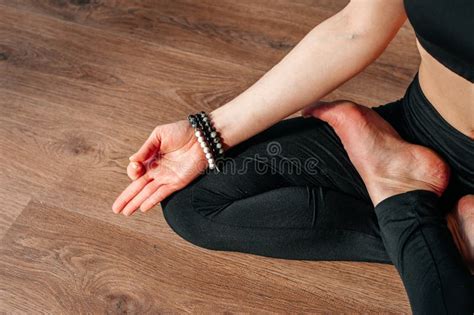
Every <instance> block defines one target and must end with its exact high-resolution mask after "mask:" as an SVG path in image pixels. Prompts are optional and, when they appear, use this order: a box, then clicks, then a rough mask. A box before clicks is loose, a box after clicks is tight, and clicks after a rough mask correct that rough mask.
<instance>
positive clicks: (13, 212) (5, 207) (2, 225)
mask: <svg viewBox="0 0 474 315" xmlns="http://www.w3.org/2000/svg"><path fill="white" fill-rule="evenodd" d="M0 180H1V181H0V200H2V207H1V209H0V212H1V215H0V240H1V239H2V238H3V236H4V235H5V233H6V232H7V231H8V229H9V228H10V226H11V225H12V224H13V222H14V221H15V220H16V218H17V217H18V216H19V215H20V213H21V211H22V210H23V209H24V208H25V206H26V205H27V204H28V202H29V201H30V197H29V196H28V195H25V194H22V193H19V192H17V191H16V187H14V186H13V187H12V186H10V185H8V184H6V183H5V182H3V180H2V178H0Z"/></svg>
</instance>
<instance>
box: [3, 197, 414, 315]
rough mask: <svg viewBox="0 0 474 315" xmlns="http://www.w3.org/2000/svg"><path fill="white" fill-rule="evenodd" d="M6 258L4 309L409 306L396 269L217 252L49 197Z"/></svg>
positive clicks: (12, 239) (24, 217)
mask: <svg viewBox="0 0 474 315" xmlns="http://www.w3.org/2000/svg"><path fill="white" fill-rule="evenodd" d="M0 257H1V260H0V274H1V286H2V288H3V289H4V291H3V292H2V300H3V307H2V308H4V309H3V310H9V309H10V310H11V309H15V310H20V311H23V312H26V313H32V312H35V311H36V310H38V309H41V310H43V311H45V312H47V313H64V312H66V313H70V312H72V311H74V313H90V312H93V313H105V312H112V313H115V312H120V313H128V312H131V313H139V314H141V313H158V312H176V311H177V312H189V313H211V312H212V313H215V312H217V313H222V312H245V313H256V312H258V313H271V312H288V311H291V312H295V313H300V312H303V313H309V312H313V313H314V312H317V311H326V312H338V313H340V312H366V311H374V312H378V311H392V312H398V311H401V310H405V311H406V308H404V307H405V304H404V303H403V302H401V301H403V298H404V296H403V291H401V290H400V289H401V284H400V282H398V281H391V283H389V282H387V281H386V279H387V278H388V279H391V277H392V276H393V273H392V271H393V267H391V266H383V265H375V264H351V263H334V262H307V261H285V260H279V259H268V258H263V257H257V256H251V255H243V254H238V253H217V252H212V251H207V250H204V249H200V248H196V247H194V246H192V245H188V244H183V243H182V242H181V241H176V242H172V241H170V240H169V239H167V238H166V237H165V238H163V237H162V236H159V237H151V236H149V235H146V234H143V233H139V232H136V231H131V230H129V229H126V228H119V227H117V226H115V225H114V224H108V223H103V222H100V221H97V220H94V219H92V218H85V217H84V216H81V215H78V214H74V213H72V212H69V211H64V210H63V209H60V208H54V207H51V206H49V205H47V204H44V203H35V202H32V203H30V204H29V205H28V207H27V208H26V209H25V210H24V211H23V213H22V214H21V216H20V217H19V218H18V219H17V220H16V222H15V223H14V225H13V226H12V227H11V228H10V229H9V231H8V233H7V235H6V236H5V237H4V239H3V241H2V245H1V247H0ZM190 257H192V259H190ZM303 275H304V276H303ZM382 277H383V279H382ZM361 282H363V283H364V286H362V287H361V285H360V283H361ZM394 283H395V287H396V288H397V289H398V290H397V291H396V292H397V293H395V294H393V295H392V296H391V298H392V299H393V298H394V297H396V300H398V302H395V303H392V304H391V305H390V306H388V307H387V304H386V296H385V292H387V291H388V290H393V287H392V285H393V284H394ZM198 288H202V289H198ZM204 288H205V289H204ZM315 297H317V298H315Z"/></svg>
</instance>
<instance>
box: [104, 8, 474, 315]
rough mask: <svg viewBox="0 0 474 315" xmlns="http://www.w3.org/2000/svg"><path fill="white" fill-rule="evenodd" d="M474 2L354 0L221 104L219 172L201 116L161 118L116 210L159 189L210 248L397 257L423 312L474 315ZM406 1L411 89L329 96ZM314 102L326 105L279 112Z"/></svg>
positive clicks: (296, 255) (361, 63) (174, 218)
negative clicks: (413, 66) (375, 102)
mask: <svg viewBox="0 0 474 315" xmlns="http://www.w3.org/2000/svg"><path fill="white" fill-rule="evenodd" d="M473 10H474V2H472V1H471V0H453V1H449V2H448V1H441V0H436V1H433V0H405V3H403V2H402V0H353V1H351V2H350V3H349V4H348V5H347V6H346V7H345V8H344V9H343V10H341V11H340V12H339V13H337V14H336V15H334V16H333V17H331V18H329V19H328V20H326V21H324V22H323V23H321V24H320V25H318V26H317V27H315V28H314V29H313V30H312V31H311V32H310V33H308V34H307V36H306V37H305V38H304V39H303V40H302V41H301V42H300V43H299V44H298V45H297V46H296V47H295V48H294V49H293V50H292V51H291V52H290V53H289V54H288V55H287V56H286V57H285V58H284V59H283V60H282V61H281V62H280V63H278V64H277V65H276V66H275V67H273V68H272V69H271V70H270V71H269V72H268V73H266V74H265V75H264V76H263V77H262V78H261V79H260V80H259V81H257V82H256V83H255V84H254V85H253V86H251V87H250V88H249V89H248V90H246V91H245V92H243V93H242V94H240V95H239V96H238V97H236V98H235V99H233V100H232V101H230V102H229V103H227V104H225V105H224V106H222V107H220V108H217V109H216V110H214V111H213V112H212V113H210V114H209V119H210V120H211V121H212V124H213V125H214V127H215V129H216V130H217V132H218V133H219V134H220V138H221V140H222V142H223V148H224V149H225V155H226V157H227V159H226V160H225V163H222V164H221V165H219V167H220V172H217V171H215V170H214V171H211V172H207V173H206V174H205V175H203V176H199V175H200V174H201V173H202V171H203V170H204V169H206V167H207V166H208V161H209V160H207V158H206V155H205V153H204V152H203V150H202V148H201V145H200V142H201V140H199V141H198V139H197V137H195V130H194V129H193V128H192V126H191V125H190V124H189V123H188V122H187V121H184V120H183V121H179V122H176V123H172V124H168V125H162V126H158V127H157V128H156V129H155V130H154V131H153V133H152V134H151V136H150V137H149V138H148V140H146V142H145V143H144V144H143V146H142V147H141V148H140V149H139V150H138V152H137V153H135V154H134V155H133V156H132V157H131V158H130V160H131V163H130V165H129V167H128V169H127V171H128V174H129V176H130V177H131V178H132V179H133V182H132V183H131V184H130V185H129V187H127V188H126V189H125V190H124V192H123V193H122V194H121V195H120V196H119V197H118V199H117V201H116V202H115V203H114V205H113V210H114V212H115V213H120V212H121V213H123V214H124V215H130V214H132V213H133V212H134V211H136V210H137V209H138V208H140V209H141V210H142V211H148V210H149V209H151V208H152V207H153V206H154V205H156V204H157V203H159V202H161V203H162V207H163V211H164V214H165V218H166V219H167V221H168V223H169V224H170V226H171V227H172V228H173V229H174V230H175V231H176V232H177V233H178V234H179V235H181V236H182V237H183V238H185V239H187V240H188V241H190V242H193V243H194V244H197V245H199V246H203V247H206V248H210V249H216V250H229V251H241V252H247V253H253V254H258V255H265V256H271V257H279V258H288V259H314V260H354V261H371V262H385V263H393V264H394V265H395V266H396V267H397V270H398V271H399V273H400V275H401V277H402V280H403V282H404V285H405V287H406V289H407V293H408V297H409V299H410V302H411V306H412V309H413V311H414V313H440V312H443V313H466V314H468V313H469V314H472V312H473V311H474V306H473V303H474V298H473V297H474V289H473V282H472V278H471V276H470V274H469V270H468V268H467V266H466V262H469V261H470V259H472V258H471V255H472V252H473V246H474V221H473V220H474V219H473V217H474V216H473V214H474V201H473V195H472V194H473V193H474V176H473V175H474V165H473V162H472V161H473V160H474V159H473V156H474V140H473V138H474V119H473V110H474V106H473V105H474V88H473V84H472V82H473V80H474V59H473V57H474V40H473V39H472V36H471V35H470V31H471V30H472V29H474V25H473V19H472V16H471V15H472V12H473ZM406 15H408V17H409V19H410V22H411V23H412V25H413V26H414V29H415V31H416V33H417V43H418V48H419V51H420V54H421V64H420V68H419V72H418V74H417V76H416V77H415V78H414V80H413V82H412V84H411V85H410V87H409V88H408V90H407V92H406V94H405V96H404V97H403V98H402V99H401V100H398V101H396V102H393V103H390V104H387V105H384V106H379V107H377V108H375V109H369V108H366V107H363V106H361V105H358V104H355V103H353V102H350V101H337V102H332V103H321V102H318V100H319V99H321V98H322V97H323V96H324V95H326V94H328V93H330V92H331V91H333V90H334V89H336V88H337V87H338V86H340V85H341V84H343V83H344V82H345V81H347V80H349V79H350V78H352V77H354V76H355V75H356V74H358V73H359V72H361V71H362V70H363V69H364V68H365V67H367V66H368V65H369V64H370V63H372V62H373V61H374V60H375V59H376V58H377V57H378V56H379V55H380V54H381V53H382V52H383V51H384V49H385V48H386V46H387V45H388V44H389V43H390V41H391V40H392V39H393V37H394V36H395V34H396V33H397V32H398V30H399V28H400V27H401V26H402V24H403V23H404V21H405V20H406ZM303 108H305V109H304V110H303V116H305V117H308V116H314V117H315V118H317V119H314V118H302V117H299V118H294V119H288V120H283V121H281V120H282V119H283V118H285V117H287V116H288V115H290V114H292V113H294V112H296V111H298V110H300V109H303ZM198 134H199V133H198ZM229 159H230V160H229ZM150 161H153V162H151V163H150ZM308 161H310V163H308ZM211 164H212V162H211ZM211 166H213V164H212V165H211ZM236 170H237V171H236ZM239 170H240V171H239ZM242 170H244V171H242ZM452 208H454V211H453V212H451V213H452V214H451V216H450V218H451V219H450V220H449V222H450V227H451V232H452V234H453V235H454V236H455V237H454V239H455V240H456V243H455V241H454V240H453V237H452V235H451V233H450V230H449V229H448V227H447V224H446V220H445V215H446V213H447V212H449V211H450V210H451V209H452ZM456 245H457V246H456ZM458 248H459V249H458ZM460 251H461V252H462V253H463V257H462V256H461V254H460ZM463 258H464V259H463Z"/></svg>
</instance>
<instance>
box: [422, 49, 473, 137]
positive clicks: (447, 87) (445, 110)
mask: <svg viewBox="0 0 474 315" xmlns="http://www.w3.org/2000/svg"><path fill="white" fill-rule="evenodd" d="M417 46H418V50H419V52H420V56H421V64H420V69H419V73H418V78H419V82H420V86H421V89H422V90H423V93H424V94H425V96H426V98H427V99H428V100H429V101H430V103H431V104H432V105H433V107H435V108H436V110H437V111H438V112H439V114H440V115H441V116H442V117H443V118H444V119H445V120H446V121H447V122H448V123H449V124H450V125H451V126H453V127H454V128H456V129H457V130H459V131H460V132H461V133H463V134H464V135H466V136H468V137H469V138H471V139H473V140H474V84H473V83H471V82H469V81H468V80H466V79H465V78H463V77H461V76H459V75H457V74H456V73H454V72H452V71H451V70H450V69H448V68H446V67H445V66H444V65H443V64H441V63H440V62H439V61H437V60H436V59H435V58H433V57H432V56H431V55H430V54H429V53H428V52H427V51H426V50H425V49H424V48H423V47H422V46H421V45H420V44H419V43H418V42H417Z"/></svg>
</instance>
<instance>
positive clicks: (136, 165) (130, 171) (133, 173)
mask: <svg viewBox="0 0 474 315" xmlns="http://www.w3.org/2000/svg"><path fill="white" fill-rule="evenodd" d="M143 174H145V167H144V166H143V164H142V163H140V162H130V163H129V164H128V166H127V175H128V177H130V179H131V180H137V179H138V178H139V177H140V176H142V175H143Z"/></svg>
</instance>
